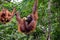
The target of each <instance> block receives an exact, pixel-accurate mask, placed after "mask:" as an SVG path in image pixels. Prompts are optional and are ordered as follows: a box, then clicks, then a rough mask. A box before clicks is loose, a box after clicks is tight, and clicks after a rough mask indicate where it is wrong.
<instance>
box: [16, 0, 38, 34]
mask: <svg viewBox="0 0 60 40" xmlns="http://www.w3.org/2000/svg"><path fill="white" fill-rule="evenodd" d="M37 5H38V0H35V2H34V6H33V11H32V14H30V15H28V16H27V18H25V17H24V18H21V17H20V15H19V12H16V19H17V22H18V31H19V32H22V33H30V32H32V31H33V30H34V29H35V28H36V23H37V19H38V13H37Z"/></svg>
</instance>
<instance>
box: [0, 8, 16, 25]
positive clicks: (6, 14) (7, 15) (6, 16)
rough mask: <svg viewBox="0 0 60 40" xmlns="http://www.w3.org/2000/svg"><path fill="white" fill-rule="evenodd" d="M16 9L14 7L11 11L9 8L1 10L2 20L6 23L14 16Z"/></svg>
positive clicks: (0, 18)
mask: <svg viewBox="0 0 60 40" xmlns="http://www.w3.org/2000/svg"><path fill="white" fill-rule="evenodd" d="M15 11H16V9H15V8H14V9H13V11H12V12H9V11H8V10H7V9H5V8H3V9H2V10H1V11H0V22H1V23H3V24H5V23H7V22H9V21H10V20H11V18H12V17H13V16H14V13H15Z"/></svg>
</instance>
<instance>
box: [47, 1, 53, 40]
mask: <svg viewBox="0 0 60 40" xmlns="http://www.w3.org/2000/svg"><path fill="white" fill-rule="evenodd" d="M51 14H52V13H51V0H48V35H47V40H51V36H50V33H51Z"/></svg>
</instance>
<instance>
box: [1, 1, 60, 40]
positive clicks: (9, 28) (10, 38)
mask: <svg viewBox="0 0 60 40" xmlns="http://www.w3.org/2000/svg"><path fill="white" fill-rule="evenodd" d="M10 1H11V0H0V10H2V8H3V7H5V8H7V9H8V10H9V11H11V12H12V10H13V8H14V7H16V10H17V11H19V12H20V13H21V14H20V15H21V17H25V16H27V15H29V14H31V12H32V8H33V3H34V0H23V1H22V2H19V3H12V2H10ZM59 2H60V0H52V2H51V4H52V5H51V13H52V15H51V33H50V34H51V40H60V3H59ZM38 16H39V19H38V22H37V26H36V29H35V31H34V32H32V33H31V34H29V36H28V35H25V34H23V33H19V32H18V31H17V21H16V17H15V16H14V17H13V18H12V20H11V22H9V23H7V24H1V23H0V40H46V38H47V37H46V36H47V33H48V0H38Z"/></svg>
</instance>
